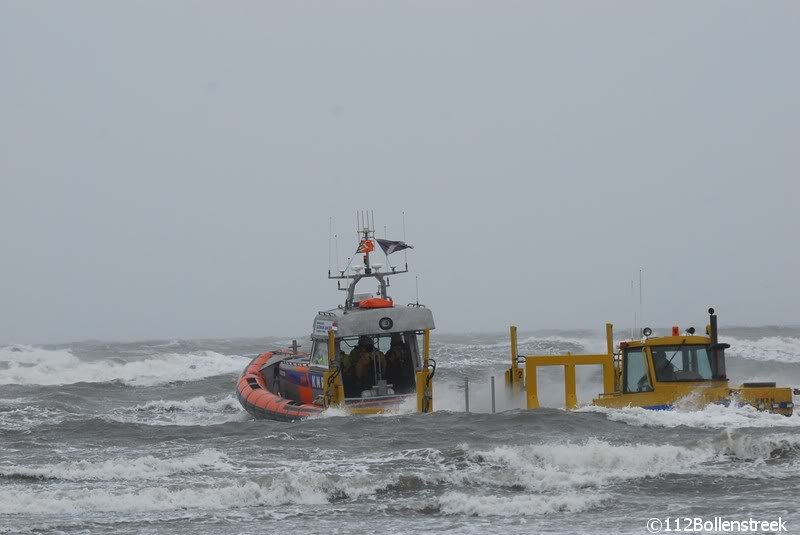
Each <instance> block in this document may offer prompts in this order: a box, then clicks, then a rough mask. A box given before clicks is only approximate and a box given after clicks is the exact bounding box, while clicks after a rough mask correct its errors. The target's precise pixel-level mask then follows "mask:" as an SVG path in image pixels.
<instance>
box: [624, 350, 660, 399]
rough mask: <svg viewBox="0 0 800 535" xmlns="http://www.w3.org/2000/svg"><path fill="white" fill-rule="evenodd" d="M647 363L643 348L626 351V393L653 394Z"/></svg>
mask: <svg viewBox="0 0 800 535" xmlns="http://www.w3.org/2000/svg"><path fill="white" fill-rule="evenodd" d="M652 391H653V386H652V385H651V384H650V377H649V376H648V375H647V361H646V360H645V358H644V353H643V352H642V348H641V347H632V348H630V349H626V350H625V392H652Z"/></svg>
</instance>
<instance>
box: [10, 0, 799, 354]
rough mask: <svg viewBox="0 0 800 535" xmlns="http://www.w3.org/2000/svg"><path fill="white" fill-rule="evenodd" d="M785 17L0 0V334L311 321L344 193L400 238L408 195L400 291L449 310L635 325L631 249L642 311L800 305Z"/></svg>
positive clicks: (136, 333) (794, 17)
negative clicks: (406, 265) (405, 264)
mask: <svg viewBox="0 0 800 535" xmlns="http://www.w3.org/2000/svg"><path fill="white" fill-rule="evenodd" d="M798 23H800V4H798V3H796V2H789V1H778V2H770V3H753V2H740V1H732V2H725V3H712V2H704V3H689V2H673V3H664V4H643V3H638V2H613V3H612V2H607V3H602V4H598V3H588V2H586V3H563V2H536V3H526V2H493V3H490V4H489V3H480V2H455V1H442V2H436V3H402V4H399V3H374V2H350V1H343V2H336V3H324V2H316V3H315V2H309V3H301V4H296V3H291V4H283V3H270V2H267V3H259V2H241V3H236V4H220V3H213V2H169V3H157V2H141V3H108V2H100V1H82V2H75V3H56V2H50V3H30V2H18V1H8V2H3V3H2V4H0V43H1V44H2V46H0V67H2V72H3V74H4V81H5V83H3V84H0V116H1V117H2V120H0V199H2V200H3V204H4V206H3V210H0V250H2V252H3V255H2V262H1V263H0V299H2V302H3V305H4V306H3V307H2V309H0V310H1V312H0V341H1V342H2V343H4V344H13V343H18V344H45V343H55V342H59V343H63V342H68V341H77V340H87V339H97V340H115V341H121V340H131V341H133V340H146V339H150V340H152V339H203V338H242V337H261V336H276V337H279V338H280V337H284V336H283V333H291V334H288V335H286V336H301V335H302V333H305V332H307V331H309V330H310V326H311V322H312V319H313V316H314V314H315V312H316V311H317V310H320V309H326V308H331V307H335V306H337V305H338V304H340V303H341V301H342V295H341V293H340V292H337V291H336V288H335V283H331V282H330V281H328V280H327V279H326V275H327V270H328V268H329V265H328V264H329V221H330V218H332V219H333V227H334V232H335V233H336V234H338V236H339V246H338V249H339V253H340V255H339V256H340V262H342V261H344V258H345V257H346V256H347V254H352V251H353V250H354V249H355V245H356V242H355V239H356V238H355V232H354V231H355V213H356V211H357V210H374V213H375V220H376V227H377V229H376V230H377V231H378V234H379V235H380V236H383V235H384V234H385V235H386V236H388V237H389V238H391V239H403V231H402V227H403V224H402V213H403V212H405V222H406V224H405V227H406V233H405V234H406V240H407V241H408V243H410V244H412V245H414V246H415V249H414V250H413V251H410V252H409V255H408V261H409V267H410V268H411V270H412V273H411V274H409V275H404V276H400V277H395V278H393V279H392V288H391V294H392V295H393V297H394V298H395V300H396V302H398V303H403V304H404V303H407V302H411V301H414V299H415V297H414V281H415V278H414V277H415V275H418V276H419V289H420V301H421V302H423V303H425V304H426V305H428V306H429V307H430V308H431V309H432V310H433V313H434V317H435V320H436V325H437V331H436V332H437V333H453V334H456V333H463V332H467V333H476V332H503V331H504V329H506V328H507V326H508V325H509V324H511V323H515V324H517V325H519V327H520V329H523V330H528V331H532V330H538V329H574V328H579V329H592V328H594V327H593V326H597V328H601V327H602V325H603V323H604V322H606V321H611V322H613V323H615V324H619V325H630V324H631V323H633V315H634V313H636V312H637V310H638V289H636V288H634V289H633V290H632V288H631V284H632V281H638V276H639V269H640V268H641V269H644V288H643V294H644V318H645V321H646V322H647V323H648V324H651V325H671V324H672V323H674V322H678V323H679V324H680V325H684V324H685V325H694V326H696V327H702V326H703V325H705V323H706V321H707V317H706V310H707V309H708V307H710V306H711V307H714V308H715V309H716V310H717V312H718V314H719V317H720V325H721V326H722V327H723V328H724V326H732V325H742V326H748V325H749V326H756V325H759V326H763V325H786V326H794V325H800V309H799V308H798V306H797V301H798V299H800V291H798V284H797V274H798V273H800V248H798V247H797V237H796V233H797V230H798V229H800V216H798V211H797V205H798V198H800V183H799V182H798V175H799V174H800V173H799V171H800V151H798V149H797V140H798V139H800V103H799V102H798V98H797V95H798V94H800V32H798V31H797V28H798V27H800V24H798ZM384 229H385V231H384ZM396 255H397V257H398V258H401V257H402V253H397V254H396ZM378 261H380V262H382V263H385V259H383V258H380V259H379V260H378ZM393 261H395V259H394V257H393ZM333 263H334V264H335V262H333ZM372 286H373V285H369V286H368V287H366V288H367V289H372ZM363 287H364V286H362V288H363Z"/></svg>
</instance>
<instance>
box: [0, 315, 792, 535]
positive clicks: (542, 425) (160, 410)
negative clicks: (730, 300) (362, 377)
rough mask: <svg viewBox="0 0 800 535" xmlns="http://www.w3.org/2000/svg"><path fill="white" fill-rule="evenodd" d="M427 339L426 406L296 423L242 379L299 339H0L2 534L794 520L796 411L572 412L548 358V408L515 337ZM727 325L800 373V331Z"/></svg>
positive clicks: (740, 341)
mask: <svg viewBox="0 0 800 535" xmlns="http://www.w3.org/2000/svg"><path fill="white" fill-rule="evenodd" d="M520 339H521V351H522V352H523V353H548V352H563V351H573V352H578V351H597V350H600V349H602V348H603V347H604V341H603V339H602V335H601V334H600V333H593V332H583V331H580V332H578V331H572V332H550V333H528V334H522V335H521V336H520ZM433 340H434V343H433V352H434V356H435V358H436V360H437V362H438V370H437V373H436V378H435V384H434V394H435V401H434V404H435V408H436V411H435V412H434V413H433V414H429V415H418V414H414V413H413V412H412V410H411V408H410V407H407V408H403V409H401V410H399V411H398V412H397V413H395V414H389V415H380V416H369V417H365V416H350V415H346V414H343V413H331V414H326V415H324V416H323V417H319V418H316V419H311V420H306V421H302V422H296V423H281V422H272V421H256V420H253V419H251V418H250V417H249V416H248V415H247V414H246V413H245V412H244V411H243V410H242V409H241V407H240V406H239V404H238V402H237V401H236V397H235V393H234V384H235V380H236V379H237V377H238V375H239V374H240V373H241V371H242V369H243V368H244V367H245V365H246V364H247V363H248V362H249V360H250V359H251V358H253V357H254V356H255V355H256V354H257V353H259V352H261V351H263V350H266V349H271V348H275V347H279V346H283V345H286V344H287V343H288V342H289V340H279V339H257V340H255V339H248V340H198V341H180V340H176V341H148V342H140V343H124V344H122V343H98V342H83V343H75V344H67V345H58V346H43V347H31V346H11V347H3V348H0V533H70V534H75V533H165V534H173V533H174V534H186V533H201V534H206V533H207V534H230V533H253V534H255V533H258V534H261V533H269V532H274V531H280V532H286V533H292V532H303V533H309V532H310V533H322V532H325V533H348V534H352V533H375V532H378V533H384V532H385V533H432V532H437V533H438V532H457V533H482V534H483V533H504V534H507V533H637V534H640V533H647V532H648V531H647V529H646V526H645V523H646V521H647V520H648V519H649V518H652V517H657V518H661V519H665V518H667V517H673V518H674V517H703V518H706V519H709V520H711V519H713V517H715V516H721V517H724V518H728V519H739V518H743V517H753V518H756V519H759V520H775V519H777V518H778V517H781V518H782V519H784V520H785V521H786V523H787V524H786V525H787V528H788V529H789V532H790V533H792V532H794V533H798V532H800V513H798V502H799V501H800V417H799V416H792V417H790V418H786V417H783V416H777V415H770V414H765V413H758V412H756V411H754V410H752V409H750V408H746V407H745V408H736V407H721V406H714V407H708V408H706V409H704V410H701V411H696V410H690V408H688V407H687V408H682V409H678V410H674V411H669V412H654V411H646V410H642V409H636V408H628V409H621V410H604V409H598V408H592V407H583V408H581V409H579V410H578V411H575V412H566V411H564V410H561V409H560V408H557V407H558V406H560V404H561V403H563V390H562V386H561V383H560V381H561V377H560V372H558V371H555V370H551V371H547V372H543V373H540V377H539V383H540V390H541V398H542V401H543V404H545V405H548V406H549V407H550V408H543V409H540V410H536V411H526V410H522V409H520V408H519V406H520V402H519V400H514V399H510V398H509V397H508V396H507V394H506V393H505V392H504V389H503V385H502V370H503V369H504V368H505V367H507V366H508V361H509V359H510V356H509V345H508V341H507V340H506V338H505V336H504V335H479V336H478V335H476V336H445V335H438V334H436V333H434V337H433ZM723 341H727V342H729V343H731V345H732V346H733V347H732V349H731V350H730V351H729V362H728V367H729V374H730V375H731V377H732V379H733V382H737V381H738V382H742V381H748V380H776V381H778V382H779V384H781V385H786V386H793V387H800V329H796V328H794V329H793V328H753V329H733V330H727V331H724V336H723ZM492 375H495V376H497V410H498V412H497V413H495V414H492V413H491V412H490V406H491V404H490V399H489V377H490V376H492ZM465 376H466V377H468V378H469V380H470V407H471V410H472V412H470V413H466V412H464V392H463V382H464V377H465ZM579 382H580V400H581V401H582V402H584V403H585V402H588V401H589V400H590V399H591V397H592V396H593V394H595V393H596V392H598V391H599V390H600V384H601V383H600V379H599V373H598V371H597V370H591V369H590V370H586V371H583V372H582V373H580V374H579ZM797 401H800V400H798V399H796V400H795V402H797Z"/></svg>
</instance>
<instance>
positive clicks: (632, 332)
mask: <svg viewBox="0 0 800 535" xmlns="http://www.w3.org/2000/svg"><path fill="white" fill-rule="evenodd" d="M633 296H634V293H633V279H631V308H632V309H633V325H632V326H631V340H633V338H634V333H635V332H636V308H635V307H634V306H633Z"/></svg>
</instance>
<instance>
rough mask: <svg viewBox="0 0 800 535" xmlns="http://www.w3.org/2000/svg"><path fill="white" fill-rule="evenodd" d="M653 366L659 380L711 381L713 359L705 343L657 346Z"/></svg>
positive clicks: (653, 349) (654, 351) (654, 348)
mask: <svg viewBox="0 0 800 535" xmlns="http://www.w3.org/2000/svg"><path fill="white" fill-rule="evenodd" d="M652 351H653V366H654V367H655V370H656V379H657V380H659V381H710V380H711V379H712V373H711V359H710V358H709V355H708V348H707V347H706V346H704V345H676V346H655V347H653V348H652Z"/></svg>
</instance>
